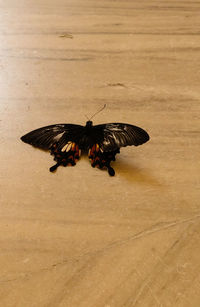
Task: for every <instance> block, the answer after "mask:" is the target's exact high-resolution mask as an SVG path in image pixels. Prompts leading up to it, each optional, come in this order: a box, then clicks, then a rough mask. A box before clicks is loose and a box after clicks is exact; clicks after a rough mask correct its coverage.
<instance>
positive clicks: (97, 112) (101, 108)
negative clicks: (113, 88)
mask: <svg viewBox="0 0 200 307" xmlns="http://www.w3.org/2000/svg"><path fill="white" fill-rule="evenodd" d="M105 107H106V104H104V106H103V108H101V109H100V110H99V111H97V112H96V113H94V114H93V115H92V117H90V119H89V120H91V119H92V118H93V117H94V116H95V115H97V114H98V113H100V112H101V111H103V110H104V109H105Z"/></svg>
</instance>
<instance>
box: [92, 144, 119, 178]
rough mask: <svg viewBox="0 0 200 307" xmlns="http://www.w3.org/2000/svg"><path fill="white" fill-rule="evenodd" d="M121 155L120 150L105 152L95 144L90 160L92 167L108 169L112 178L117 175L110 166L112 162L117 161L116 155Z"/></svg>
mask: <svg viewBox="0 0 200 307" xmlns="http://www.w3.org/2000/svg"><path fill="white" fill-rule="evenodd" d="M117 153H119V149H117V150H115V151H110V152H104V151H102V150H101V149H100V147H99V145H98V144H94V145H93V146H92V148H91V149H90V150H89V153H88V155H89V159H90V160H91V165H92V167H98V168H100V169H107V170H108V173H109V175H110V176H114V175H115V171H114V169H113V168H112V167H111V166H110V163H111V161H115V155H116V154H117Z"/></svg>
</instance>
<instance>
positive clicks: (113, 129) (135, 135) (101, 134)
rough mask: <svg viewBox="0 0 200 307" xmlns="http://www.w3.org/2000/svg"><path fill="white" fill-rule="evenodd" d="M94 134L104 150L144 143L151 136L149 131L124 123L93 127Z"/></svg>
mask: <svg viewBox="0 0 200 307" xmlns="http://www.w3.org/2000/svg"><path fill="white" fill-rule="evenodd" d="M93 134H94V135H96V136H97V142H96V143H98V144H99V146H100V148H101V149H102V151H114V150H117V149H119V148H120V147H125V146H128V145H129V146H131V145H135V146H138V145H142V144H144V143H146V142H147V141H148V140H149V139H150V137H149V135H148V133H147V132H146V131H145V130H144V129H142V128H140V127H137V126H133V125H129V124H123V123H109V124H102V125H96V126H94V127H93Z"/></svg>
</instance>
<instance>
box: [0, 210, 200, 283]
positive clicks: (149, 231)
mask: <svg viewBox="0 0 200 307" xmlns="http://www.w3.org/2000/svg"><path fill="white" fill-rule="evenodd" d="M199 218H200V214H198V215H195V216H193V217H191V218H188V219H184V220H179V221H174V222H165V223H164V225H163V226H160V227H158V225H160V224H163V223H157V224H155V225H153V226H152V227H151V228H150V229H145V230H143V231H141V232H138V233H136V234H134V235H132V236H130V237H128V238H126V239H122V240H116V241H114V242H112V243H110V244H108V245H107V246H106V247H103V248H101V249H98V250H96V251H93V252H91V251H88V252H85V253H82V254H80V255H79V256H77V257H74V258H71V259H69V258H68V259H63V260H62V261H60V262H57V263H53V264H51V265H50V266H48V267H44V268H42V269H40V270H38V271H34V272H26V273H25V274H24V272H23V274H24V276H20V277H19V278H13V279H4V280H0V283H6V282H12V281H19V280H24V279H26V280H27V279H29V278H30V277H32V276H33V275H36V274H38V273H41V272H45V271H51V270H53V269H55V268H57V267H59V266H63V265H65V264H69V263H74V262H78V261H80V260H81V259H82V258H83V257H87V256H89V257H96V256H97V255H100V254H104V253H105V252H107V251H109V250H111V249H113V248H115V247H118V246H121V245H124V244H127V243H128V242H131V241H135V240H138V239H141V238H143V237H146V236H149V235H151V234H154V233H157V232H160V231H163V230H167V229H169V228H172V227H176V226H178V225H181V224H187V223H191V222H193V221H195V220H197V219H199ZM20 274H21V273H20Z"/></svg>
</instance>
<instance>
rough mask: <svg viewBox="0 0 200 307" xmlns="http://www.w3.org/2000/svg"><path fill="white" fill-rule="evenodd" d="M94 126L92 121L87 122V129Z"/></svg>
mask: <svg viewBox="0 0 200 307" xmlns="http://www.w3.org/2000/svg"><path fill="white" fill-rule="evenodd" d="M92 125H93V122H92V121H91V120H88V121H87V122H86V127H87V128H90V127H92Z"/></svg>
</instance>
